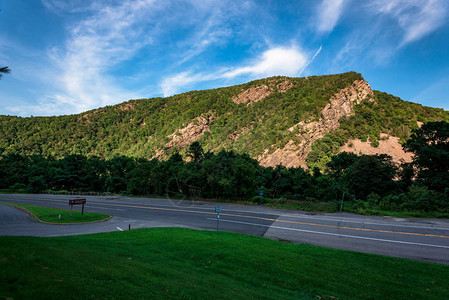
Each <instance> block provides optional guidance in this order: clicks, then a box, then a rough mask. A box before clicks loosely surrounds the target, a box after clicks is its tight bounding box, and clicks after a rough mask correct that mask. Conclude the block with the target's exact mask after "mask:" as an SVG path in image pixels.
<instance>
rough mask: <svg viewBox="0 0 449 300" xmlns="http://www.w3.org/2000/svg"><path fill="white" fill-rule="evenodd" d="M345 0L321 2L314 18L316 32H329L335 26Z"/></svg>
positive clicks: (325, 0) (324, 0)
mask: <svg viewBox="0 0 449 300" xmlns="http://www.w3.org/2000/svg"><path fill="white" fill-rule="evenodd" d="M345 2H346V0H323V1H322V2H321V4H320V5H319V6H318V15H317V16H316V18H317V22H316V26H317V30H318V31H320V32H331V31H332V30H333V29H334V27H335V25H337V22H338V20H339V19H340V15H341V13H342V11H343V7H344V4H345Z"/></svg>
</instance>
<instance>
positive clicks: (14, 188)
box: [9, 182, 27, 192]
mask: <svg viewBox="0 0 449 300" xmlns="http://www.w3.org/2000/svg"><path fill="white" fill-rule="evenodd" d="M26 187H27V186H26V184H23V183H19V182H16V183H14V184H13V185H11V186H10V187H9V189H10V190H12V191H22V192H23V191H25V189H26Z"/></svg>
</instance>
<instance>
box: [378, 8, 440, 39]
mask: <svg viewBox="0 0 449 300" xmlns="http://www.w3.org/2000/svg"><path fill="white" fill-rule="evenodd" d="M372 6H373V7H374V8H375V9H376V10H377V11H378V13H380V14H385V15H389V16H391V17H393V18H394V19H395V20H396V21H397V24H398V25H399V26H400V27H401V28H402V30H403V31H404V36H403V39H402V41H401V44H400V45H401V46H403V45H405V44H408V43H410V42H413V41H417V40H419V39H421V38H423V37H424V36H426V35H428V34H430V33H431V32H433V31H435V30H436V29H438V28H439V27H440V26H441V25H443V24H444V23H445V22H446V21H447V17H448V2H447V1H444V0H397V1H391V0H377V1H374V2H373V3H372Z"/></svg>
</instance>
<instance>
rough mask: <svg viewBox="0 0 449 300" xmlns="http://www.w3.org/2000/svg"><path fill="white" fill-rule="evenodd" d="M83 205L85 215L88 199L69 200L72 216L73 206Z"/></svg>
mask: <svg viewBox="0 0 449 300" xmlns="http://www.w3.org/2000/svg"><path fill="white" fill-rule="evenodd" d="M79 204H81V205H83V207H82V209H81V214H82V215H84V204H86V199H73V200H69V205H70V216H72V207H73V205H79Z"/></svg>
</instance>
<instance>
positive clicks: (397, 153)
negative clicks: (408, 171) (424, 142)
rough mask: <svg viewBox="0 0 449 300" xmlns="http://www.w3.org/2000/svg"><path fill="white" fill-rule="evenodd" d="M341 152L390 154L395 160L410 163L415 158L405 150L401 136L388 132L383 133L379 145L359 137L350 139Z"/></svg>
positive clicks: (398, 162)
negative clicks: (374, 145) (372, 144)
mask: <svg viewBox="0 0 449 300" xmlns="http://www.w3.org/2000/svg"><path fill="white" fill-rule="evenodd" d="M341 152H350V153H355V154H357V155H359V154H366V155H376V154H388V155H390V156H391V157H392V158H393V162H395V163H397V164H400V163H409V162H412V160H413V154H412V153H410V152H405V151H404V150H403V149H402V145H401V144H400V143H399V138H398V137H394V136H389V135H387V134H385V133H384V134H381V139H380V140H379V146H377V147H373V146H371V144H370V142H369V141H367V142H362V141H361V140H359V139H356V140H350V141H348V142H347V143H346V144H345V145H344V146H343V147H341V149H340V153H341Z"/></svg>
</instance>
